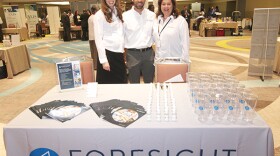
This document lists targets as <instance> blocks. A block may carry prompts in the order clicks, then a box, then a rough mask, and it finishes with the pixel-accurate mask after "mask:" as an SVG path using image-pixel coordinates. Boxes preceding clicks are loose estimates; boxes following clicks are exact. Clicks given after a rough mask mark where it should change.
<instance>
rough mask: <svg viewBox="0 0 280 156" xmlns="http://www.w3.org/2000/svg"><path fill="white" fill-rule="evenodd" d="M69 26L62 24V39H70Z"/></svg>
mask: <svg viewBox="0 0 280 156" xmlns="http://www.w3.org/2000/svg"><path fill="white" fill-rule="evenodd" d="M70 29H71V28H70V27H68V26H63V40H64V41H70V40H71V35H70Z"/></svg>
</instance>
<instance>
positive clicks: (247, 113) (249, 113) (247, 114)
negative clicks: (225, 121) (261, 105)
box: [242, 105, 256, 123]
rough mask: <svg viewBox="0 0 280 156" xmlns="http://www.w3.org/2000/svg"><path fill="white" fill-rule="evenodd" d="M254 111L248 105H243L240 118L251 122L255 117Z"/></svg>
mask: <svg viewBox="0 0 280 156" xmlns="http://www.w3.org/2000/svg"><path fill="white" fill-rule="evenodd" d="M255 115H256V114H255V111H254V110H253V109H252V108H251V107H250V106H248V105H246V106H244V114H243V116H242V119H243V120H244V121H246V122H248V123H252V122H253V120H254V118H255Z"/></svg>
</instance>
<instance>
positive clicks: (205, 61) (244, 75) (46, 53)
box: [0, 32, 280, 156]
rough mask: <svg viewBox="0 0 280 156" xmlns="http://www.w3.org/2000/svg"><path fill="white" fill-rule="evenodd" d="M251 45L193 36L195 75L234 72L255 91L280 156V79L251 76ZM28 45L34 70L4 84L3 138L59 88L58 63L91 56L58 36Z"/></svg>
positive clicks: (83, 44) (0, 150)
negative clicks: (7, 126) (5, 127)
mask: <svg viewBox="0 0 280 156" xmlns="http://www.w3.org/2000/svg"><path fill="white" fill-rule="evenodd" d="M250 42H251V38H250V36H243V37H208V38H202V37H198V35H197V32H192V37H191V44H190V45H191V48H190V56H191V60H192V65H191V72H230V73H232V74H233V75H234V76H236V78H237V79H238V80H239V81H240V83H243V84H245V85H246V87H249V88H251V89H252V90H253V92H254V93H256V94H257V95H258V97H259V101H258V106H257V111H258V113H259V114H260V115H261V116H262V117H263V118H264V119H265V120H266V122H267V123H268V125H269V126H271V128H272V131H273V135H274V144H275V156H280V132H279V131H280V121H279V120H280V115H278V112H279V111H280V105H279V103H280V99H278V97H279V95H280V89H279V87H278V85H279V81H280V80H279V76H278V75H273V76H272V77H271V78H266V79H265V81H261V80H260V78H259V77H252V76H248V58H249V51H250V50H249V49H250V44H251V43H250ZM25 44H27V47H28V50H29V53H30V56H31V61H32V62H31V65H32V68H31V69H30V70H28V71H25V72H23V73H20V74H18V75H17V76H15V77H14V79H1V80H0V107H1V109H0V127H1V131H0V133H1V134H2V133H3V132H2V127H3V125H5V124H7V123H8V122H9V121H10V120H12V119H13V118H14V117H15V116H17V115H18V114H19V113H20V112H22V111H23V110H24V109H26V108H28V107H29V106H30V105H31V104H32V103H34V102H35V101H36V100H38V99H39V98H40V97H41V96H42V95H44V94H45V93H46V92H47V91H48V90H49V89H50V88H52V87H53V86H55V85H56V84H58V83H57V76H56V70H55V64H54V63H55V62H56V61H58V60H60V59H63V58H65V57H70V56H77V55H88V56H90V53H89V45H88V42H87V41H71V42H63V41H61V40H58V38H57V36H52V35H50V36H47V37H45V38H43V39H31V40H28V41H26V42H25ZM22 86H24V87H22ZM35 93H36V94H35ZM278 121H279V122H278ZM3 146H4V144H3V139H2V135H0V155H1V156H2V155H6V154H5V150H4V147H3Z"/></svg>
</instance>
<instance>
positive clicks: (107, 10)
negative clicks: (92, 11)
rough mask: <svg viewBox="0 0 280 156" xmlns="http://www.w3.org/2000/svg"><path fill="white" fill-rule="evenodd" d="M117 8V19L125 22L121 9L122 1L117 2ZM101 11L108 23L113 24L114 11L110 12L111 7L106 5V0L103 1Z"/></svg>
mask: <svg viewBox="0 0 280 156" xmlns="http://www.w3.org/2000/svg"><path fill="white" fill-rule="evenodd" d="M115 7H116V9H117V17H119V19H120V20H121V21H122V22H123V18H122V9H121V7H120V1H119V0H116V1H115ZM101 10H102V12H103V13H104V15H105V18H106V21H107V22H109V23H112V22H113V19H112V11H110V7H109V6H108V4H107V3H106V0H102V1H101Z"/></svg>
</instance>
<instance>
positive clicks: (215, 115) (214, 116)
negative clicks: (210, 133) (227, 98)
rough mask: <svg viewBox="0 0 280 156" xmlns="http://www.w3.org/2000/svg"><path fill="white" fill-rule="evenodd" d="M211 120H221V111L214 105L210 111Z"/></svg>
mask: <svg viewBox="0 0 280 156" xmlns="http://www.w3.org/2000/svg"><path fill="white" fill-rule="evenodd" d="M212 120H213V121H214V122H221V121H222V120H223V115H222V109H221V108H220V107H219V106H218V105H215V106H214V107H213V109H212Z"/></svg>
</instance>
